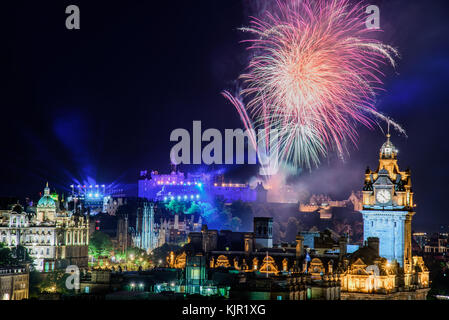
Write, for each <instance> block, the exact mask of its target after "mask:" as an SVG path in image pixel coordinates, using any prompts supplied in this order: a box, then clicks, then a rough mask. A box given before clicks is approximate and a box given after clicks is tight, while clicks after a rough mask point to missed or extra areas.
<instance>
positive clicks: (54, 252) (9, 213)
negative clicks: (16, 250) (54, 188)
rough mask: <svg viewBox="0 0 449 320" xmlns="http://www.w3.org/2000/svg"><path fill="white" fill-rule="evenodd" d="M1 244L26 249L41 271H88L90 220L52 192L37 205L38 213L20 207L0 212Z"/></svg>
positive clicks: (46, 188)
mask: <svg viewBox="0 0 449 320" xmlns="http://www.w3.org/2000/svg"><path fill="white" fill-rule="evenodd" d="M0 242H3V243H5V244H6V245H7V246H8V247H15V246H17V245H19V244H20V245H23V246H24V247H25V248H26V250H27V251H28V253H29V254H30V256H31V257H32V258H33V259H34V267H35V268H36V270H38V271H44V272H47V271H52V270H55V269H62V268H65V267H67V266H68V265H77V266H78V267H79V268H86V267H87V261H88V243H89V219H88V217H87V216H85V215H82V214H81V213H80V212H79V211H78V210H77V209H74V210H73V211H69V210H68V209H67V204H66V203H65V202H64V201H63V200H62V199H61V201H59V198H58V196H57V195H56V194H50V188H49V187H48V184H47V186H46V187H45V189H44V195H43V196H42V198H41V199H40V200H39V202H38V203H37V206H36V208H35V212H26V211H25V210H24V209H23V207H22V206H20V205H19V204H17V205H14V206H13V207H12V209H11V210H6V211H2V212H0Z"/></svg>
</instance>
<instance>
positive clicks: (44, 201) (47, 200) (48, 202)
mask: <svg viewBox="0 0 449 320" xmlns="http://www.w3.org/2000/svg"><path fill="white" fill-rule="evenodd" d="M37 206H38V207H47V208H48V207H50V208H55V207H56V203H55V200H53V198H52V197H51V195H50V188H49V187H48V182H47V186H46V187H45V189H44V196H43V197H42V198H41V199H40V200H39V202H38V203H37Z"/></svg>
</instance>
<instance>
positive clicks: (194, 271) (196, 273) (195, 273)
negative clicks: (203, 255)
mask: <svg viewBox="0 0 449 320" xmlns="http://www.w3.org/2000/svg"><path fill="white" fill-rule="evenodd" d="M191 278H192V279H193V280H199V279H200V278H201V272H200V269H192V271H191Z"/></svg>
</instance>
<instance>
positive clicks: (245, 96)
mask: <svg viewBox="0 0 449 320" xmlns="http://www.w3.org/2000/svg"><path fill="white" fill-rule="evenodd" d="M365 7H366V5H364V4H363V3H357V4H350V3H349V1H348V0H316V1H313V0H289V1H285V2H284V1H277V2H276V6H275V8H273V10H270V11H266V12H265V13H264V14H263V16H262V17H261V18H260V19H259V18H252V20H251V22H250V26H249V27H246V28H241V30H242V31H244V32H247V33H249V34H251V35H252V38H251V39H248V40H245V41H244V42H246V43H248V44H249V47H248V50H249V51H251V52H252V54H253V56H252V59H251V60H250V62H249V65H248V69H247V71H246V73H244V74H242V75H241V76H240V79H241V80H242V85H243V89H242V90H241V91H240V92H239V93H238V94H237V95H236V96H233V95H231V94H230V93H229V92H227V91H225V92H223V95H224V96H225V97H226V98H227V99H228V100H229V101H230V102H231V103H232V104H233V105H234V106H235V107H236V109H237V111H238V112H239V114H240V117H241V119H242V121H243V122H244V125H245V127H246V128H247V129H264V130H262V131H263V132H269V131H270V130H273V129H275V130H277V132H278V134H279V140H278V143H277V144H276V145H275V147H276V148H277V151H278V152H277V154H278V155H279V156H278V157H279V162H280V163H287V164H290V165H293V166H295V167H297V168H298V167H303V166H306V167H308V168H311V166H313V165H318V164H319V162H320V158H321V157H324V156H326V155H327V154H328V152H329V151H330V150H336V151H337V152H338V154H339V155H340V156H341V155H342V154H343V153H345V151H346V144H347V142H352V143H354V144H356V138H357V131H356V126H357V125H358V124H362V125H364V126H367V127H369V128H372V127H373V124H374V123H376V119H381V120H384V121H388V122H389V123H390V124H392V125H393V127H394V128H396V129H397V130H399V131H400V132H403V129H402V128H401V127H400V126H399V125H398V124H396V123H394V122H393V121H392V120H391V119H389V118H387V117H386V116H384V115H382V114H380V113H379V112H377V111H376V108H375V95H376V92H377V91H378V90H381V86H382V80H381V77H382V76H383V74H382V72H381V71H380V67H381V66H382V65H384V64H390V65H392V66H393V67H395V58H396V57H398V52H397V51H396V50H395V49H394V48H392V47H390V46H387V45H385V44H383V43H381V42H380V41H378V40H376V39H374V38H373V37H372V35H373V34H374V33H375V32H378V31H379V30H373V29H368V28H367V27H366V19H367V15H366V13H365ZM244 100H245V101H247V102H246V105H245V104H244V102H243V101H244ZM265 138H266V139H267V140H269V137H268V136H267V137H265ZM251 139H255V136H254V135H253V136H252V138H251ZM252 143H253V144H254V145H255V142H254V141H252ZM346 152H347V151H346Z"/></svg>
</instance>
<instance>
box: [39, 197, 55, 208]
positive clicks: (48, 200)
mask: <svg viewBox="0 0 449 320" xmlns="http://www.w3.org/2000/svg"><path fill="white" fill-rule="evenodd" d="M37 206H38V207H56V203H55V200H53V199H52V197H50V196H43V197H42V198H41V199H40V200H39V202H38V203H37Z"/></svg>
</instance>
